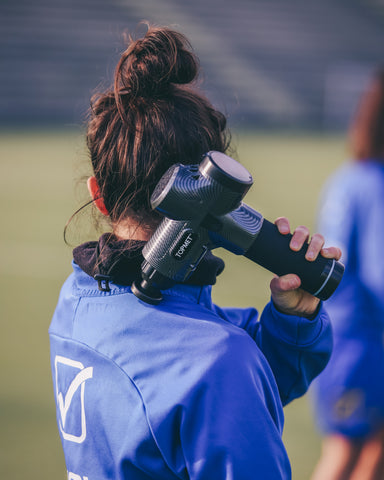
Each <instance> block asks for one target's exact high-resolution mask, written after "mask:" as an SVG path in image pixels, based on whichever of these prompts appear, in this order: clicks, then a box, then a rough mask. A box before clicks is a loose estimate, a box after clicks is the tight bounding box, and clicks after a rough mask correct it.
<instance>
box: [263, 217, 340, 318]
mask: <svg viewBox="0 0 384 480" xmlns="http://www.w3.org/2000/svg"><path fill="white" fill-rule="evenodd" d="M275 225H276V226H277V228H278V230H279V232H280V233H281V234H283V235H286V234H288V233H290V226H289V222H288V220H287V219H286V218H285V217H280V218H278V219H277V220H276V221H275ZM308 239H309V230H308V228H306V227H303V226H301V227H297V228H296V230H295V231H294V233H293V236H292V239H291V242H290V244H289V246H290V248H291V249H292V250H294V251H299V250H300V249H301V248H302V246H303V245H304V243H305V242H307V241H308ZM323 246H324V237H323V236H322V235H320V234H319V233H316V234H314V235H313V236H312V238H311V239H310V242H309V246H308V250H307V252H306V254H305V258H306V259H307V260H309V261H314V260H315V259H316V258H317V256H318V255H319V253H320V252H321V255H322V256H323V257H325V258H335V259H336V260H339V259H340V257H341V250H340V249H339V248H337V247H329V248H323ZM300 284H301V281H300V278H299V277H298V276H297V275H295V274H288V275H283V276H281V277H277V276H276V277H274V278H273V279H272V281H271V284H270V288H271V294H272V301H273V303H274V304H275V306H276V308H277V309H278V310H279V311H280V312H282V313H286V314H288V315H298V316H305V317H310V316H311V315H313V314H314V313H315V311H316V309H317V307H318V305H319V302H320V300H319V299H318V298H316V297H314V296H313V295H311V294H310V293H308V292H305V291H304V290H302V289H301V288H300Z"/></svg>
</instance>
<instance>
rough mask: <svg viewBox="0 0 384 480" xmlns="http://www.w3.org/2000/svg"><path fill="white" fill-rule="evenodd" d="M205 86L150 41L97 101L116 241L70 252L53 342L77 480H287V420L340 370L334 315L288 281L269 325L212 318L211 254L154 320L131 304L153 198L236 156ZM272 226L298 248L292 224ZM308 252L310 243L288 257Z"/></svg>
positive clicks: (105, 194) (216, 263) (101, 178)
mask: <svg viewBox="0 0 384 480" xmlns="http://www.w3.org/2000/svg"><path fill="white" fill-rule="evenodd" d="M198 70H199V64H198V59H197V58H196V56H195V54H194V53H193V51H192V48H191V47H190V45H189V43H188V41H187V40H186V38H185V37H184V36H183V35H182V34H180V33H178V32H176V31H174V30H172V29H170V28H166V27H154V26H149V27H148V30H147V32H146V34H145V35H144V36H143V38H140V39H138V40H135V41H134V40H131V41H130V43H129V45H128V47H127V49H126V51H125V52H124V53H123V54H122V56H121V59H120V61H119V63H118V65H117V67H116V71H115V79H114V85H113V88H111V89H110V90H107V91H105V92H101V93H100V94H98V95H97V96H96V97H95V98H94V99H93V101H92V108H91V110H90V117H89V122H88V130H87V144H88V148H89V152H90V159H91V163H92V167H93V172H94V174H93V176H92V177H90V178H89V180H88V188H89V192H90V195H91V197H92V199H93V203H94V205H95V206H96V207H97V208H98V209H99V210H100V212H101V213H102V214H103V215H105V216H107V217H108V218H109V220H110V223H111V233H108V234H104V235H102V236H101V238H100V239H99V241H97V242H88V243H85V244H83V245H80V246H78V247H76V248H75V249H74V252H73V269H74V272H73V273H72V274H71V275H70V277H69V278H68V279H67V281H66V282H65V284H64V286H63V288H62V291H61V294H60V298H59V300H58V304H57V308H56V311H55V314H54V317H53V319H52V323H51V326H50V330H49V333H50V342H51V364H52V375H53V384H54V392H55V399H56V406H57V423H58V427H59V431H60V436H61V441H62V445H63V450H64V454H65V461H66V466H67V470H68V478H69V479H71V480H80V479H85V478H87V479H89V480H94V479H98V480H102V479H118V480H123V479H126V480H128V479H129V480H145V479H158V480H159V479H164V480H165V479H167V480H168V479H169V480H171V479H191V480H192V479H193V480H212V479H215V480H221V479H228V480H229V479H242V480H247V479H250V480H251V479H252V480H254V479H255V478H258V479H265V480H274V479H276V480H277V479H289V478H290V477H291V470H290V464H289V460H288V457H287V453H286V451H285V448H284V445H283V442H282V438H281V435H282V429H283V408H282V407H283V405H285V404H287V403H288V402H290V401H291V400H293V399H294V398H296V397H298V396H300V395H302V394H303V393H304V392H305V391H306V389H307V387H308V385H309V383H310V382H311V380H312V379H313V378H314V377H315V376H316V375H317V374H318V373H319V372H320V371H321V370H322V369H323V368H324V367H325V365H326V363H327V360H328V357H329V355H330V349H331V332H330V327H329V319H328V316H327V314H326V312H325V310H324V307H323V305H322V303H321V302H319V300H318V299H317V298H315V297H313V296H312V295H310V294H308V293H306V292H304V291H303V290H301V289H300V279H299V277H297V276H296V275H293V274H292V275H285V276H283V277H280V278H278V277H275V278H273V280H272V281H271V297H272V299H271V302H270V303H268V304H267V306H266V307H265V309H264V311H263V313H262V315H261V318H259V315H258V312H257V311H256V310H255V309H254V308H244V309H240V308H220V307H218V306H217V305H215V304H213V303H212V299H211V287H212V285H214V284H215V282H216V277H217V275H219V274H220V273H221V271H222V270H223V268H224V264H223V261H222V260H221V259H219V258H218V257H215V256H214V255H212V254H211V253H209V254H207V255H206V256H205V257H204V259H203V260H202V261H201V262H200V264H199V266H198V268H197V269H196V270H195V272H194V273H193V274H192V275H191V277H190V278H189V279H188V280H187V281H186V282H185V283H183V284H177V285H175V286H174V287H172V288H170V289H168V290H165V291H163V292H162V294H163V301H162V302H161V303H160V304H159V305H157V306H153V305H148V304H146V303H143V302H142V301H140V300H139V299H138V298H137V297H136V296H135V295H133V294H132V291H131V285H132V282H133V281H134V280H135V279H136V278H137V277H138V275H139V273H140V265H141V263H142V261H143V257H142V254H141V251H142V248H143V246H144V245H145V243H146V241H147V240H148V239H149V238H150V236H151V234H152V232H153V231H154V230H155V228H156V226H157V225H158V223H159V221H160V220H161V215H160V214H159V213H157V212H154V211H152V210H151V206H150V195H151V193H152V191H153V189H154V187H155V185H156V184H157V182H158V181H159V179H160V178H161V176H162V175H163V174H164V172H165V171H166V170H167V169H168V168H169V167H170V166H171V165H173V164H175V163H183V164H196V163H198V162H199V161H200V159H201V157H202V155H203V154H204V153H206V152H208V151H211V150H216V151H219V152H226V151H227V150H228V148H229V135H228V132H227V129H226V119H225V117H224V115H223V114H222V113H220V112H218V111H217V110H216V109H215V108H214V107H213V106H212V105H211V104H210V102H209V101H208V100H207V99H206V98H205V97H204V95H203V94H202V93H201V92H200V91H199V90H198V88H197V86H196V82H195V81H196V78H197V76H198ZM276 225H277V226H278V229H279V231H280V233H281V234H288V233H289V231H290V227H289V223H288V220H287V219H286V218H279V219H278V220H277V221H276ZM308 238H309V232H308V229H306V228H305V227H299V228H298V229H296V231H295V232H294V234H293V237H292V241H291V244H290V246H291V248H292V249H293V250H299V249H300V248H301V247H302V246H303V244H304V243H305V242H307V240H308ZM323 243H324V239H323V237H322V236H321V235H318V234H316V235H313V236H312V238H311V240H310V242H309V247H308V251H307V257H308V258H310V257H311V256H312V259H314V258H316V257H317V256H318V255H319V253H320V252H321V254H322V255H323V256H325V257H327V258H336V259H338V258H339V257H340V251H339V250H338V249H337V248H333V247H330V248H328V249H323V248H322V247H323ZM100 275H101V277H100ZM100 279H107V281H105V282H103V281H100ZM98 280H99V281H98Z"/></svg>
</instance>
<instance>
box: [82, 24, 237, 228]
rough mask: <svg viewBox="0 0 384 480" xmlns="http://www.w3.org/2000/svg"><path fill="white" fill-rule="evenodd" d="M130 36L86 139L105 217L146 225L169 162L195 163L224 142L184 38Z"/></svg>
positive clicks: (153, 30) (220, 118) (153, 33)
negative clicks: (153, 195) (152, 198)
mask: <svg viewBox="0 0 384 480" xmlns="http://www.w3.org/2000/svg"><path fill="white" fill-rule="evenodd" d="M147 27H148V30H147V32H146V34H145V35H144V36H143V38H140V39H138V40H133V39H132V38H131V37H130V38H129V44H128V47H127V49H126V50H125V51H124V53H123V54H122V56H121V58H120V61H119V62H118V65H117V67H116V70H115V77H114V85H113V87H111V88H110V89H109V90H107V91H105V92H102V93H99V94H97V95H96V96H95V97H94V98H93V99H92V103H91V110H90V117H89V122H88V129H87V145H88V148H89V151H90V156H91V162H92V166H93V170H94V175H95V177H96V180H97V183H98V186H99V189H100V196H101V197H102V198H103V199H104V203H105V206H106V208H107V210H108V212H109V216H110V218H111V220H112V222H113V223H114V222H118V221H120V220H123V219H124V218H126V217H127V216H132V215H134V216H136V217H137V218H139V219H140V220H141V221H143V222H144V223H146V222H147V223H149V224H150V223H151V219H153V218H154V214H153V213H152V212H151V208H150V195H151V193H152V191H153V189H154V187H155V185H156V183H157V182H158V180H159V179H160V177H161V176H162V175H163V173H164V172H165V171H166V170H167V169H168V168H169V167H170V166H171V165H173V164H174V163H183V164H191V163H198V162H199V161H200V158H201V155H202V154H203V153H205V152H207V151H209V150H218V151H221V152H225V151H226V150H227V148H228V145H229V135H228V132H227V130H226V118H225V117H224V115H223V114H222V113H220V112H219V111H217V110H215V109H214V108H213V106H212V105H211V104H210V102H209V101H208V100H207V99H206V98H205V97H204V95H203V94H202V93H200V92H199V90H198V88H197V86H196V79H197V77H198V73H199V62H198V59H197V57H196V56H195V54H194V53H193V51H192V48H191V46H190V44H189V42H188V40H187V39H186V38H185V37H184V36H183V35H182V34H181V33H179V32H177V31H175V30H173V29H170V28H168V27H155V26H151V25H148V24H147Z"/></svg>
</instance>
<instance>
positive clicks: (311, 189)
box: [0, 131, 346, 480]
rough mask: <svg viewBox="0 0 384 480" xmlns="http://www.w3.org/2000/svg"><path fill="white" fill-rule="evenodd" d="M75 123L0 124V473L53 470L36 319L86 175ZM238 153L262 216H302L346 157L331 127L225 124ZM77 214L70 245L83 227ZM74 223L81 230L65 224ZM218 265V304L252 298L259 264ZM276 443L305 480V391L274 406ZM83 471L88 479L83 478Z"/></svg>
mask: <svg viewBox="0 0 384 480" xmlns="http://www.w3.org/2000/svg"><path fill="white" fill-rule="evenodd" d="M83 143H84V142H83V139H82V137H81V135H80V134H79V132H73V131H66V132H61V133H52V132H50V133H46V134H44V133H38V132H34V133H27V132H14V133H12V132H11V133H10V132H7V133H5V132H4V133H0V158H1V163H0V165H1V175H0V201H1V219H2V230H1V237H0V245H1V253H2V258H1V261H0V287H1V289H0V309H1V329H2V332H1V348H0V364H1V370H0V372H1V373H0V375H1V376H0V381H1V389H0V418H1V424H0V478H4V479H16V480H20V479H23V480H24V479H29V480H35V479H36V480H37V479H38V480H48V479H53V478H54V479H58V480H60V479H63V480H64V479H65V478H66V470H65V464H64V460H63V456H62V452H61V445H60V440H59V435H58V432H57V430H56V423H55V413H54V401H53V388H52V384H51V377H50V366H49V345H48V335H47V329H48V326H49V323H50V318H51V315H52V313H53V310H54V307H55V303H56V300H57V296H58V292H59V289H60V286H61V283H62V282H63V280H64V279H65V277H66V276H67V274H68V273H69V272H70V258H71V249H70V248H69V247H67V246H66V245H65V244H64V242H63V239H62V238H63V237H62V232H63V227H64V225H65V223H66V221H67V220H68V218H69V216H70V215H71V214H72V213H73V211H74V210H75V209H76V208H77V207H78V206H79V205H80V204H81V202H82V201H83V200H84V199H85V198H86V192H85V189H84V185H83V184H78V180H79V179H81V178H82V176H83V175H86V174H87V169H88V166H87V154H86V152H85V149H84V145H83ZM234 145H235V147H236V148H237V152H238V158H239V159H240V160H241V161H242V162H243V163H244V164H245V165H246V166H247V168H248V169H249V170H250V171H251V172H252V174H253V177H254V186H253V188H252V189H251V191H250V192H249V193H248V195H247V197H246V199H245V200H246V202H247V203H249V204H250V205H252V206H253V207H254V208H256V209H257V210H260V212H262V213H263V215H264V216H265V217H266V218H268V219H270V220H274V219H275V218H276V217H278V216H283V215H284V216H287V217H288V218H289V219H290V220H291V223H292V226H293V227H295V226H298V225H299V224H306V225H308V226H310V227H312V226H313V223H314V216H315V211H316V205H317V199H318V194H319V192H320V188H321V185H322V184H323V182H324V180H325V179H326V177H327V176H328V175H329V173H330V172H331V171H333V170H334V169H335V168H336V166H337V165H338V164H340V163H341V162H342V161H343V160H344V159H345V156H346V151H345V145H344V140H343V138H341V137H336V136H318V135H313V136H310V135H305V136H304V135H299V134H279V133H274V134H268V135H267V134H256V135H255V134H236V135H234ZM82 220H84V219H82V218H81V216H80V218H79V220H78V221H76V222H75V223H74V224H73V225H72V228H71V229H70V231H69V233H70V236H69V239H70V240H71V241H72V242H73V243H75V244H76V243H78V242H80V241H85V240H87V239H89V238H90V236H94V235H95V233H94V232H93V231H92V225H90V224H89V222H88V223H87V222H85V220H84V226H83V222H82ZM76 227H79V228H80V227H81V228H82V233H81V235H77V234H75V229H76ZM220 253H223V255H224V257H225V261H226V264H227V268H226V271H225V272H224V273H223V275H222V276H221V277H220V279H219V281H218V284H217V286H216V288H215V293H214V295H215V300H216V301H217V302H219V303H220V304H222V305H238V306H247V305H255V306H256V307H258V308H259V309H261V308H262V307H263V305H264V304H265V302H266V301H267V300H268V297H269V293H268V292H269V288H268V284H269V280H270V278H271V274H269V273H268V272H265V271H263V270H262V269H261V268H260V267H258V266H256V265H255V264H251V262H249V261H247V260H245V259H244V258H241V257H236V256H234V255H231V254H227V253H225V252H220ZM284 440H285V444H286V446H287V449H288V453H289V455H290V458H291V462H292V469H293V478H294V480H307V479H308V478H309V474H310V471H311V469H312V467H313V465H314V462H315V461H316V458H317V457H318V454H319V438H318V436H317V434H316V432H315V429H314V426H313V423H312V419H311V412H310V407H309V402H308V399H307V397H304V398H303V399H300V400H297V401H296V402H293V403H292V404H291V405H289V406H288V407H287V408H286V428H285V433H284ZM90 480H91V479H90Z"/></svg>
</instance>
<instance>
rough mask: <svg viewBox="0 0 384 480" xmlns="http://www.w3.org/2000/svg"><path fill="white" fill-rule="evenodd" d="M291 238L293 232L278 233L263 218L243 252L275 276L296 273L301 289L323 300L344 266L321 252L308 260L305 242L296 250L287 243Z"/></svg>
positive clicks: (336, 282)
mask: <svg viewBox="0 0 384 480" xmlns="http://www.w3.org/2000/svg"><path fill="white" fill-rule="evenodd" d="M291 238H292V234H287V235H283V234H281V233H280V232H279V231H278V229H277V227H276V225H275V224H273V223H271V222H269V221H268V220H266V219H265V218H264V220H263V225H262V227H261V230H260V232H259V234H258V236H257V238H256V239H255V241H254V242H253V244H252V245H251V247H250V248H249V249H248V250H247V251H246V253H245V254H244V256H245V257H247V258H249V259H250V260H252V261H254V262H256V263H257V264H259V265H261V266H262V267H264V268H266V269H267V270H269V271H271V272H273V273H275V274H276V275H278V276H281V275H286V274H288V273H295V274H296V275H298V276H299V277H300V279H301V288H302V289H303V290H306V291H307V292H309V293H311V294H312V295H315V294H316V296H317V297H319V298H320V299H322V300H326V299H327V298H329V297H330V295H332V293H333V292H334V290H335V289H336V287H337V285H338V284H339V282H340V280H341V277H342V275H343V272H344V266H343V265H342V264H341V263H339V262H335V261H334V260H332V259H327V258H324V257H322V256H321V255H319V256H318V257H317V258H316V260H315V261H313V262H309V261H308V260H306V259H305V253H306V251H307V248H308V243H306V244H304V245H303V247H302V248H301V250H299V251H298V252H296V251H293V250H291V248H290V247H289V242H290V241H291ZM335 267H336V268H335ZM319 290H320V292H319Z"/></svg>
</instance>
